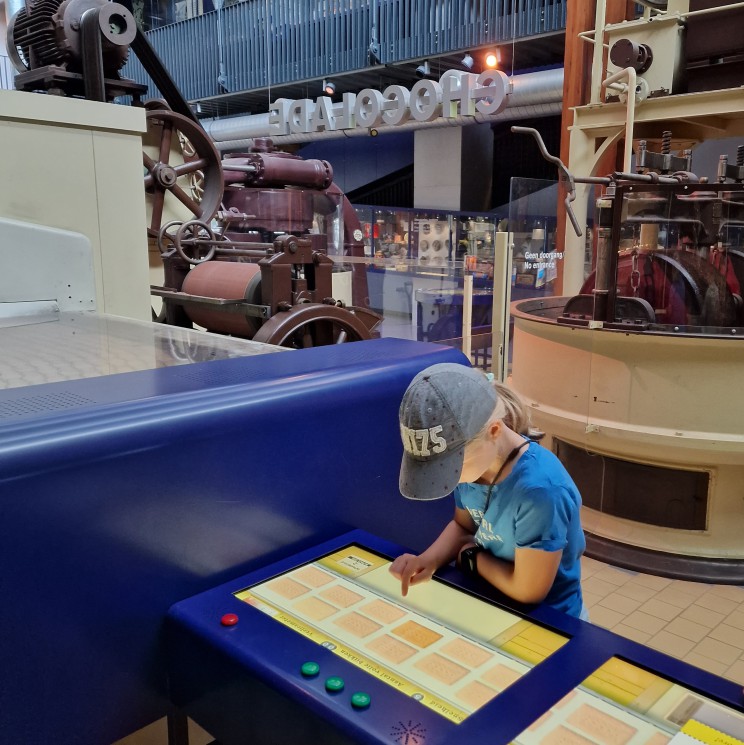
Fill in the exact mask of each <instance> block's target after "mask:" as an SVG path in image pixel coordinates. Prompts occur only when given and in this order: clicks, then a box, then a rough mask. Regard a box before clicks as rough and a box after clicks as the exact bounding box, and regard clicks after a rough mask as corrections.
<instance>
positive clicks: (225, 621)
mask: <svg viewBox="0 0 744 745" xmlns="http://www.w3.org/2000/svg"><path fill="white" fill-rule="evenodd" d="M237 622H238V617H237V616H236V615H235V614H234V613H225V615H224V616H222V618H221V619H220V623H221V624H222V625H223V626H235V624H236V623H237Z"/></svg>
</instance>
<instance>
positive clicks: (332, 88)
mask: <svg viewBox="0 0 744 745" xmlns="http://www.w3.org/2000/svg"><path fill="white" fill-rule="evenodd" d="M335 92H336V84H335V83H334V82H333V81H332V80H324V81H323V93H325V94H326V96H332V95H333V94H334V93H335Z"/></svg>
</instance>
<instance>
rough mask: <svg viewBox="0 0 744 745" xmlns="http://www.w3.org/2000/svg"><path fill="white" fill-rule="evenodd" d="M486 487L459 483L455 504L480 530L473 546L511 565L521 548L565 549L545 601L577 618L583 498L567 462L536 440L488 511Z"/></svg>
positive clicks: (496, 492)
mask: <svg viewBox="0 0 744 745" xmlns="http://www.w3.org/2000/svg"><path fill="white" fill-rule="evenodd" d="M488 489H489V487H488V485H485V484H460V485H459V486H458V487H457V488H456V489H455V502H456V504H457V506H458V507H459V508H461V509H466V510H467V511H468V512H469V513H470V515H471V517H472V518H473V520H474V521H475V524H476V525H477V526H478V529H477V531H476V533H475V542H476V543H477V544H479V545H480V546H483V547H484V548H486V549H488V550H489V551H490V552H491V553H492V554H493V555H494V556H496V557H498V558H499V559H504V560H505V561H511V562H513V561H514V550H515V549H517V548H535V549H540V550H541V551H558V550H561V549H562V550H563V555H562V556H561V563H560V566H559V567H558V573H557V574H556V577H555V581H554V582H553V586H552V587H551V588H550V591H549V592H548V595H547V597H546V598H545V600H544V602H546V603H547V604H548V605H551V606H553V607H554V608H557V609H558V610H561V611H563V612H564V613H568V614H570V615H572V616H577V617H578V616H579V614H580V613H581V610H582V608H583V600H582V597H581V562H580V559H581V554H582V553H584V548H585V546H586V541H585V539H584V532H583V530H582V529H581V521H580V516H579V512H580V508H581V495H580V494H579V490H578V489H577V488H576V485H575V484H574V482H573V480H572V479H571V477H570V476H569V475H568V472H567V471H566V469H565V468H564V467H563V464H562V463H561V462H560V460H558V458H557V457H556V456H555V455H554V454H553V453H551V452H550V450H547V449H546V448H544V447H542V446H541V445H538V444H537V443H534V442H532V443H530V445H529V446H528V448H527V450H525V451H524V452H523V453H522V456H521V457H520V458H519V460H517V462H516V463H515V465H514V467H513V468H512V470H511V472H510V473H509V475H508V476H507V477H506V478H505V479H504V480H503V481H501V482H500V483H498V484H495V485H494V487H493V490H492V492H491V499H490V501H489V503H488V506H487V507H486V498H487V495H488ZM484 509H485V514H484Z"/></svg>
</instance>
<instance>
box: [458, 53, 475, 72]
mask: <svg viewBox="0 0 744 745" xmlns="http://www.w3.org/2000/svg"><path fill="white" fill-rule="evenodd" d="M474 62H475V60H474V59H473V57H472V55H471V54H470V52H465V56H464V57H463V58H462V62H461V64H462V65H463V66H464V67H467V68H468V70H472V69H473V63H474Z"/></svg>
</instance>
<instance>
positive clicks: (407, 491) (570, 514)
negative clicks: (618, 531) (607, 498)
mask: <svg viewBox="0 0 744 745" xmlns="http://www.w3.org/2000/svg"><path fill="white" fill-rule="evenodd" d="M399 418H400V428H401V436H402V438H403V448H404V451H405V452H404V454H403V463H402V465H401V471H400V490H401V493H402V494H403V496H405V497H408V498H409V499H439V498H440V497H444V496H447V495H448V494H449V493H450V492H452V491H453V490H454V497H455V515H454V517H453V519H452V520H451V521H450V522H449V523H448V524H447V526H446V527H445V528H444V530H443V531H442V533H441V534H440V536H439V537H438V538H437V539H436V540H435V541H434V543H432V545H431V546H429V548H427V549H426V551H424V552H423V553H422V554H420V555H419V556H414V555H413V554H403V555H402V556H399V557H398V558H397V559H395V561H394V562H393V564H392V565H391V567H390V571H391V572H392V574H393V575H394V576H395V577H396V578H398V579H400V581H401V589H402V592H403V595H406V594H407V593H408V588H409V586H410V585H415V584H418V583H420V582H425V581H427V580H429V579H430V578H431V576H432V575H433V574H434V572H435V571H436V570H437V569H438V568H439V567H441V566H443V565H445V564H447V563H449V562H451V561H452V560H453V559H457V563H458V565H459V567H460V568H461V569H462V570H463V572H465V573H466V574H469V575H471V576H480V577H482V578H483V579H485V580H486V581H487V582H490V583H491V584H492V585H493V586H494V587H496V588H497V589H498V590H500V591H501V592H502V593H504V594H505V595H508V596H509V597H511V598H513V599H514V600H517V601H519V602H521V603H540V602H543V601H544V602H546V603H548V604H549V605H551V606H553V607H554V608H557V609H558V610H561V611H564V612H565V613H568V614H570V615H573V616H578V617H582V618H586V612H585V610H584V604H583V601H582V596H581V583H580V573H581V565H580V557H581V554H582V553H583V551H584V546H585V541H584V533H583V531H582V529H581V522H580V518H579V510H580V507H581V497H580V495H579V492H578V490H577V488H576V486H575V484H574V483H573V481H572V480H571V477H570V476H569V475H568V473H567V472H566V470H565V468H564V467H563V465H562V464H561V462H560V461H559V460H558V458H557V457H556V456H555V455H554V454H553V453H551V452H550V451H549V450H547V449H545V448H543V447H542V446H540V445H538V444H537V443H535V442H531V441H530V440H529V439H527V438H526V437H525V436H524V434H523V433H525V432H526V431H527V424H528V418H527V415H526V411H525V409H524V407H523V405H522V403H521V401H519V399H518V398H517V397H516V396H515V395H514V394H513V393H512V392H511V391H510V390H509V389H508V388H505V387H504V386H502V385H500V384H496V383H491V382H489V381H488V380H487V378H486V376H485V375H483V373H481V372H479V371H477V370H474V369H472V368H469V367H465V366H464V365H458V364H454V363H443V364H437V365H432V366H431V367H429V368H427V369H426V370H424V371H422V372H420V373H419V374H418V375H417V376H416V377H415V378H414V379H413V381H412V382H411V384H410V385H409V387H408V390H407V391H406V393H405V395H404V397H403V401H402V403H401V406H400V412H399Z"/></svg>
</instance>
